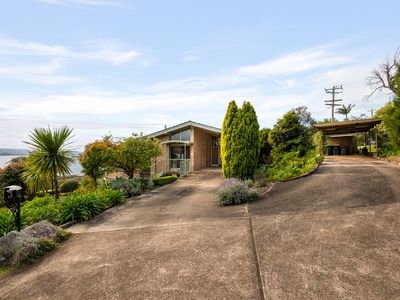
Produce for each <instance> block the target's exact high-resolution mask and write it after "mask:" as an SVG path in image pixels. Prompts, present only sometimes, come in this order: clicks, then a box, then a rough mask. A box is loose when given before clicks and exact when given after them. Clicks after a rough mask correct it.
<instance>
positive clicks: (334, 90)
mask: <svg viewBox="0 0 400 300" xmlns="http://www.w3.org/2000/svg"><path fill="white" fill-rule="evenodd" d="M325 93H327V94H332V99H331V100H325V105H327V106H330V107H331V108H332V118H331V121H332V122H335V106H340V104H337V103H338V102H340V101H343V99H335V95H336V94H341V93H343V87H342V85H334V86H332V88H330V89H325Z"/></svg>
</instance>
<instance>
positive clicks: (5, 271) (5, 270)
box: [0, 266, 19, 278]
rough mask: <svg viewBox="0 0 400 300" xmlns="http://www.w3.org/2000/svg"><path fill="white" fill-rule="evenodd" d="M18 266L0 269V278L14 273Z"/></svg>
mask: <svg viewBox="0 0 400 300" xmlns="http://www.w3.org/2000/svg"><path fill="white" fill-rule="evenodd" d="M18 267H19V266H7V267H0V278H3V277H5V276H7V275H8V274H10V273H12V272H14V271H15V270H16V269H18Z"/></svg>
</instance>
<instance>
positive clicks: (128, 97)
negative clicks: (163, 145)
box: [0, 0, 400, 150]
mask: <svg viewBox="0 0 400 300" xmlns="http://www.w3.org/2000/svg"><path fill="white" fill-rule="evenodd" d="M399 10H400V2H399V1H392V0H388V1H385V2H377V1H370V0H365V1H358V0H354V1H341V0H337V1H311V0H305V1H294V0H293V1H287V0H281V1H265V0H264V1H250V0H249V1H236V0H229V1H225V0H221V1H215V0H214V1H208V0H202V1H175V0H170V1H161V0H160V1H154V0H153V1H152V0H147V1H141V0H132V1H128V0H15V1H2V3H1V4H0V148H26V145H25V144H24V143H23V141H26V140H27V139H28V134H29V132H30V131H31V130H32V129H34V128H37V127H48V126H50V127H59V126H63V125H67V126H69V127H72V128H74V138H73V141H74V144H73V147H74V148H75V149H76V150H82V149H83V147H84V145H85V144H87V143H89V142H92V141H94V140H96V139H101V137H102V136H104V135H106V134H112V135H113V136H116V137H127V136H130V135H131V134H132V133H141V132H142V133H144V134H148V133H151V132H154V131H157V130H160V129H163V128H164V126H165V125H167V126H172V125H176V124H178V123H181V122H185V121H188V120H192V121H196V122H200V123H204V124H207V125H212V126H216V127H221V125H222V121H223V117H224V114H225V111H226V108H227V105H228V103H229V101H231V100H236V101H237V103H238V104H239V105H241V104H242V102H243V101H250V102H251V103H252V104H253V106H254V107H255V109H256V112H257V116H258V121H259V123H260V126H261V127H272V126H273V125H274V124H275V123H276V121H277V120H278V119H279V118H280V117H282V115H283V114H284V113H285V112H287V111H289V110H290V109H292V108H295V107H297V106H302V105H305V106H307V107H308V108H309V110H310V111H311V113H312V115H313V117H314V118H316V119H317V120H323V119H324V118H329V117H330V111H329V108H328V107H326V106H325V105H324V100H327V99H329V96H328V95H327V94H325V91H324V88H329V87H331V86H332V85H343V89H344V91H343V94H341V98H343V100H344V101H343V103H344V104H355V105H356V106H355V108H354V109H353V112H352V114H354V115H359V114H361V113H365V114H368V113H369V112H368V111H369V110H370V109H371V108H373V109H377V108H379V107H381V106H383V105H384V104H385V103H386V102H387V101H388V100H389V97H390V96H389V95H388V94H385V93H378V94H376V95H375V96H374V97H371V98H369V99H366V97H365V96H366V95H368V93H369V92H370V87H368V86H367V84H366V78H367V77H368V75H369V73H370V72H371V71H372V70H373V69H374V68H376V67H377V66H379V64H381V63H382V62H383V61H384V60H385V59H386V57H387V56H390V55H393V53H394V52H395V51H396V49H397V47H399V46H400V40H399V37H400V19H399V18H398V11H399Z"/></svg>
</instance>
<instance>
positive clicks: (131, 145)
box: [111, 136, 161, 178]
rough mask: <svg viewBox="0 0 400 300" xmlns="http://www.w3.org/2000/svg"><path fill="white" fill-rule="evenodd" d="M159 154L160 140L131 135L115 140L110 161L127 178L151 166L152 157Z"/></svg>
mask: <svg viewBox="0 0 400 300" xmlns="http://www.w3.org/2000/svg"><path fill="white" fill-rule="evenodd" d="M160 154H161V146H160V141H159V140H157V139H153V138H148V137H144V136H132V137H128V138H125V139H122V140H121V141H119V142H117V143H116V145H115V147H114V148H113V150H112V157H111V163H112V165H113V166H114V167H116V168H120V169H121V170H122V171H123V172H124V173H125V174H126V175H128V177H129V178H133V177H134V175H135V173H138V172H141V171H144V170H146V169H148V168H150V166H151V162H152V159H153V158H155V157H157V156H158V155H160Z"/></svg>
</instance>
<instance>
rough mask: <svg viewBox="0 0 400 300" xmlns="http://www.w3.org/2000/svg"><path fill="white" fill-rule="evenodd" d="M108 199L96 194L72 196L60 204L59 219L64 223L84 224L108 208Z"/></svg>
mask: <svg viewBox="0 0 400 300" xmlns="http://www.w3.org/2000/svg"><path fill="white" fill-rule="evenodd" d="M108 206H109V205H108V203H107V200H106V199H102V198H100V197H99V196H98V195H96V194H95V193H88V194H82V195H80V194H71V195H69V196H67V197H66V198H65V199H64V200H63V201H62V202H61V203H60V208H59V209H60V214H59V218H60V220H61V221H62V222H69V221H77V222H84V221H87V220H89V219H91V218H93V217H94V216H95V215H98V214H99V213H101V212H102V211H103V210H105V209H106V208H108Z"/></svg>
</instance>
